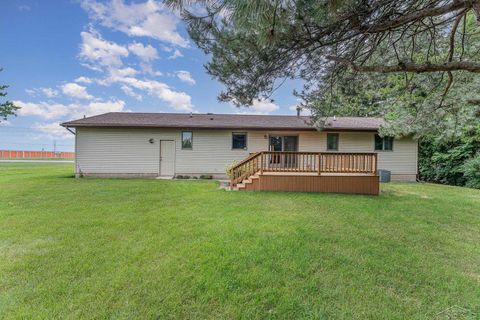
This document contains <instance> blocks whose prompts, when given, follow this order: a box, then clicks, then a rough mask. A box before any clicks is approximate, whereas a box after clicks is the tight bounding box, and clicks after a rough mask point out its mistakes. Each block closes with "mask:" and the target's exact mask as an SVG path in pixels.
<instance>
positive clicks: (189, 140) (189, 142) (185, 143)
mask: <svg viewBox="0 0 480 320" xmlns="http://www.w3.org/2000/svg"><path fill="white" fill-rule="evenodd" d="M192 147H193V133H192V131H183V132H182V149H192Z"/></svg>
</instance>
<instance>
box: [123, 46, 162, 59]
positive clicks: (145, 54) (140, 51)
mask: <svg viewBox="0 0 480 320" xmlns="http://www.w3.org/2000/svg"><path fill="white" fill-rule="evenodd" d="M128 50H130V52H132V53H133V54H135V55H136V56H137V57H139V58H140V60H142V61H146V62H149V61H152V60H155V59H158V52H157V49H155V48H154V47H152V46H151V45H146V46H144V45H143V44H141V43H139V42H134V43H131V44H129V45H128Z"/></svg>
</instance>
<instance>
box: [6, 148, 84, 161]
mask: <svg viewBox="0 0 480 320" xmlns="http://www.w3.org/2000/svg"><path fill="white" fill-rule="evenodd" d="M74 158H75V152H63V151H59V152H53V151H23V150H0V159H74Z"/></svg>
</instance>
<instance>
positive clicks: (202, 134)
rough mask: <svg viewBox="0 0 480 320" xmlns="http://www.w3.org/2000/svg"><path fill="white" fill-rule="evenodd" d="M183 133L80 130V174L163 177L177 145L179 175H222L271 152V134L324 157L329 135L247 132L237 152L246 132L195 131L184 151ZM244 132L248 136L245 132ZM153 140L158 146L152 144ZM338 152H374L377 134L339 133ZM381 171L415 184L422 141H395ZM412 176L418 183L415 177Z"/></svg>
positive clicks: (382, 156) (381, 155)
mask: <svg viewBox="0 0 480 320" xmlns="http://www.w3.org/2000/svg"><path fill="white" fill-rule="evenodd" d="M182 131H183V130H167V129H140V128H132V129H129V128H123V129H121V128H120V129H112V128H78V129H77V136H76V157H77V159H76V160H77V169H79V170H81V171H82V173H84V174H110V175H115V174H118V175H122V174H126V175H128V174H132V175H152V176H155V175H157V174H158V172H159V165H160V163H159V153H160V140H174V141H175V148H176V154H175V173H176V174H177V175H178V174H188V175H199V174H212V175H215V176H223V175H224V174H225V167H226V166H227V165H228V164H230V163H232V162H233V161H240V160H242V159H244V158H245V157H247V156H248V155H249V154H250V153H253V152H258V151H264V150H268V137H269V135H276V134H280V135H296V136H298V151H313V152H325V151H326V141H327V136H326V133H325V132H313V131H312V132H310V131H303V132H275V131H246V132H247V147H248V149H247V150H232V132H240V131H242V130H190V129H187V128H186V129H185V131H192V132H193V148H192V150H183V149H182V148H181V132H182ZM242 132H244V131H242ZM151 138H153V139H154V143H153V144H151V143H149V141H148V140H149V139H151ZM338 152H375V151H374V133H371V132H367V133H365V132H339V150H338ZM378 161H379V162H378V168H379V169H386V170H390V171H391V172H392V174H393V175H398V176H408V177H410V179H411V180H412V179H414V176H415V175H416V173H417V142H416V141H415V140H413V139H411V138H403V139H399V140H395V141H394V146H393V151H379V152H378ZM412 177H413V178H412Z"/></svg>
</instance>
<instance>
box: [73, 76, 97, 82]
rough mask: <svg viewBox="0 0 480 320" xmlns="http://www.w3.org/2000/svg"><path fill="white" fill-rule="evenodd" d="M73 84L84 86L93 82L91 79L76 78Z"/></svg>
mask: <svg viewBox="0 0 480 320" xmlns="http://www.w3.org/2000/svg"><path fill="white" fill-rule="evenodd" d="M74 81H75V82H78V83H85V84H90V83H92V82H93V79H91V78H88V77H83V76H82V77H78V78H77V79H75V80H74Z"/></svg>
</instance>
